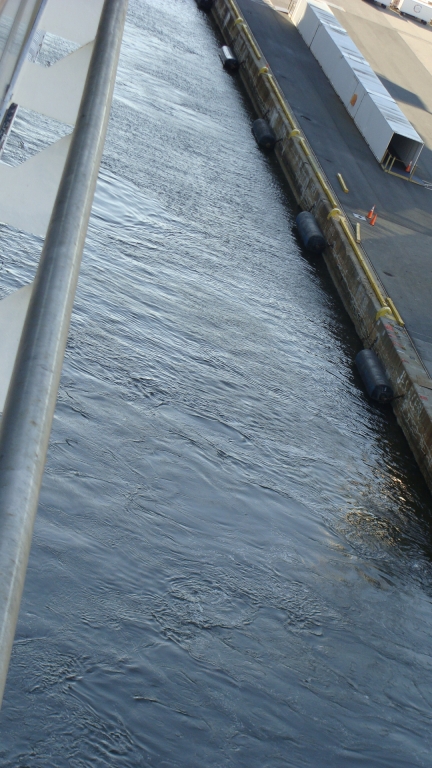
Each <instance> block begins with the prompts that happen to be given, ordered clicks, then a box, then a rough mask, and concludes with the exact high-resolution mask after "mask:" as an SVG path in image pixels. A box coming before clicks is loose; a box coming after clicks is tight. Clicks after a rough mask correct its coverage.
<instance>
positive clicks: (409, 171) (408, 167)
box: [405, 160, 412, 173]
mask: <svg viewBox="0 0 432 768" xmlns="http://www.w3.org/2000/svg"><path fill="white" fill-rule="evenodd" d="M411 168H412V160H411V162H410V163H408V165H407V167H406V168H405V170H406V172H407V173H411Z"/></svg>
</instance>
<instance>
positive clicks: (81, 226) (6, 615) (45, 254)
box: [0, 0, 127, 701]
mask: <svg viewBox="0 0 432 768" xmlns="http://www.w3.org/2000/svg"><path fill="white" fill-rule="evenodd" d="M126 10H127V0H105V3H104V6H103V10H102V15H101V20H100V23H99V28H98V32H97V36H96V40H95V45H94V50H93V56H92V59H91V62H90V67H89V71H88V75H87V80H86V84H85V87H84V92H83V97H82V101H81V106H80V110H79V114H78V118H77V122H76V127H75V131H74V134H73V138H72V143H71V148H70V151H69V155H68V158H67V160H66V165H65V169H64V172H63V176H62V180H61V182H60V187H59V190H58V194H57V198H56V202H55V204H54V209H53V212H52V216H51V221H50V225H49V228H48V232H47V236H46V240H45V245H44V248H43V251H42V256H41V259H40V263H39V267H38V270H37V273H36V278H35V282H34V288H33V293H32V299H31V302H30V305H29V309H28V313H27V318H26V322H25V325H24V329H23V333H22V337H21V343H20V347H19V350H18V354H17V359H16V363H15V368H14V373H13V376H12V379H11V384H10V387H9V393H8V397H7V400H6V404H5V410H4V414H3V419H2V423H1V430H0V701H1V699H2V696H3V691H4V686H5V681H6V675H7V669H8V665H9V658H10V653H11V649H12V643H13V638H14V634H15V626H16V622H17V618H18V611H19V605H20V601H21V595H22V590H23V586H24V579H25V572H26V568H27V562H28V556H29V551H30V544H31V538H32V533H33V526H34V519H35V515H36V509H37V503H38V497H39V490H40V485H41V482H42V475H43V468H44V464H45V457H46V452H47V448H48V441H49V435H50V432H51V424H52V419H53V415H54V409H55V404H56V399H57V391H58V385H59V381H60V374H61V369H62V364H63V356H64V350H65V347H66V341H67V335H68V330H69V322H70V317H71V313H72V306H73V301H74V296H75V289H76V285H77V281H78V273H79V268H80V263H81V255H82V251H83V247H84V241H85V236H86V232H87V225H88V220H89V216H90V211H91V205H92V200H93V195H94V190H95V186H96V181H97V175H98V170H99V164H100V159H101V155H102V150H103V145H104V141H105V134H106V128H107V123H108V117H109V112H110V105H111V99H112V93H113V89H114V82H115V74H116V70H117V62H118V57H119V53H120V45H121V40H122V36H123V28H124V21H125V16H126Z"/></svg>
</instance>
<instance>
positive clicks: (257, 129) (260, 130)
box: [252, 117, 277, 152]
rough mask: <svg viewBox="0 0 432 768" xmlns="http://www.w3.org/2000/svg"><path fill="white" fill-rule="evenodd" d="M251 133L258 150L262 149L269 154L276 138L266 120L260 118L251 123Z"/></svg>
mask: <svg viewBox="0 0 432 768" xmlns="http://www.w3.org/2000/svg"><path fill="white" fill-rule="evenodd" d="M252 133H253V135H254V137H255V141H256V143H257V144H258V146H259V148H260V149H263V150H264V151H265V152H271V151H272V149H274V147H275V144H276V141H277V138H276V134H275V132H274V130H273V128H272V127H271V125H269V124H268V122H267V120H264V118H262V117H260V118H258V120H254V122H253V123H252Z"/></svg>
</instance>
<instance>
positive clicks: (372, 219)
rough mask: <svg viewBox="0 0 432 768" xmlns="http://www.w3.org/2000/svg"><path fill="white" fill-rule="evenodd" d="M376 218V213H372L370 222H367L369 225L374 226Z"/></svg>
mask: <svg viewBox="0 0 432 768" xmlns="http://www.w3.org/2000/svg"><path fill="white" fill-rule="evenodd" d="M377 218H378V216H377V214H376V213H374V215H373V216H372V218H371V220H370V222H369V224H370V225H371V227H374V226H375V222H376V220H377Z"/></svg>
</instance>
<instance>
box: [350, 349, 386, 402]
mask: <svg viewBox="0 0 432 768" xmlns="http://www.w3.org/2000/svg"><path fill="white" fill-rule="evenodd" d="M355 364H356V366H357V369H358V372H359V374H360V376H361V377H362V380H363V383H364V385H365V388H366V392H367V393H368V395H369V397H370V398H372V400H376V401H377V402H378V403H388V402H390V400H393V397H394V393H393V388H392V386H391V384H390V381H389V379H388V377H387V374H386V371H385V368H384V366H383V364H382V362H381V360H380V359H379V358H378V357H377V355H376V354H375V352H374V351H373V349H362V351H361V352H359V353H358V355H356V358H355Z"/></svg>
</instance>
